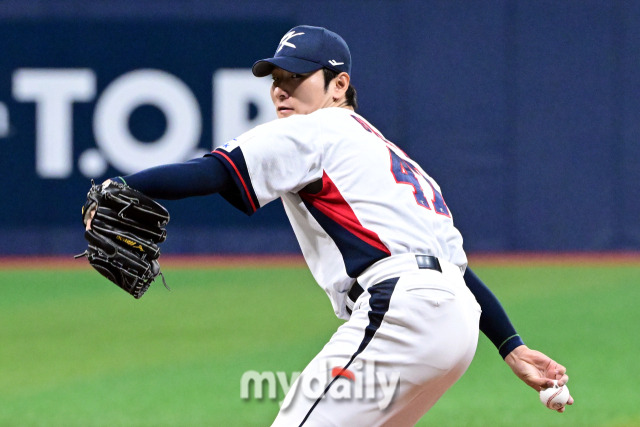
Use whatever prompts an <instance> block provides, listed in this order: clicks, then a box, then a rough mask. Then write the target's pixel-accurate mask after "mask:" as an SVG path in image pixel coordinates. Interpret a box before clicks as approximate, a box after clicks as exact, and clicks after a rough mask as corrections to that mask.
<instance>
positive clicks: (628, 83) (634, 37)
mask: <svg viewBox="0 0 640 427" xmlns="http://www.w3.org/2000/svg"><path fill="white" fill-rule="evenodd" d="M304 5H305V6H304V7H301V6H300V5H299V3H297V2H284V1H237V2H231V3H230V2H221V1H203V0H202V1H188V2H173V1H164V0H163V1H161V0H153V1H152V0H138V1H136V2H131V1H121V0H113V1H110V2H101V1H91V0H83V1H80V0H73V1H72V0H66V1H56V2H42V1H37V0H22V1H20V2H11V1H8V2H7V1H5V2H2V4H1V5H0V53H1V54H0V161H1V162H2V164H1V165H2V168H1V170H2V177H3V185H2V186H0V201H1V203H2V209H1V210H0V237H1V238H0V255H32V254H42V255H45V254H71V253H74V252H81V251H82V250H83V248H84V246H85V242H84V240H83V238H82V227H81V225H80V207H81V206H82V203H83V201H84V197H85V194H86V191H87V189H88V185H89V180H90V178H95V179H96V180H97V181H101V180H103V179H105V178H107V177H109V176H112V175H116V174H124V173H129V172H132V171H134V170H137V169H141V168H144V167H148V166H151V165H153V164H157V163H166V162H176V161H183V160H186V159H188V158H192V157H194V156H198V155H201V154H202V153H203V152H206V151H209V150H211V149H212V148H213V147H215V146H217V145H221V144H223V143H224V142H225V141H226V140H228V139H230V138H233V136H235V135H237V134H238V133H240V132H242V131H244V130H245V129H248V128H250V127H252V126H254V125H256V124H258V123H260V122H262V121H265V120H270V119H272V118H273V111H271V109H270V107H269V97H268V93H267V92H268V85H269V82H268V78H267V79H262V80H261V79H255V78H253V77H252V76H251V75H250V72H249V69H250V67H251V65H252V63H253V62H254V61H255V60H256V59H259V58H262V57H266V56H270V55H271V54H272V53H273V52H274V50H275V48H276V46H277V43H278V41H279V40H280V38H281V36H282V35H283V34H284V33H285V32H286V31H287V30H288V29H289V28H290V27H292V26H293V25H296V24H300V23H305V24H311V25H321V26H326V27H328V28H330V29H332V30H334V31H336V32H338V33H340V34H341V35H343V37H344V38H345V39H346V40H347V42H348V43H349V45H350V47H351V50H352V56H353V73H352V74H353V76H352V77H353V80H352V81H353V83H354V85H355V86H356V88H357V89H358V95H359V100H360V104H361V108H360V113H361V114H363V115H364V116H365V117H367V118H368V119H369V120H370V121H371V122H372V123H373V124H374V125H376V126H377V127H378V129H380V130H381V131H382V132H383V133H384V134H385V136H386V137H387V138H388V139H390V140H392V141H394V142H395V143H397V144H398V145H400V146H401V147H402V148H403V149H404V150H405V151H407V152H408V153H409V154H410V155H411V156H413V157H414V158H415V159H416V160H418V161H419V162H420V163H421V164H422V165H423V166H424V168H425V169H426V170H427V172H429V173H430V175H432V176H433V177H434V178H435V179H436V180H437V181H438V182H439V184H440V185H441V187H442V189H443V194H444V197H445V199H446V201H447V204H448V206H449V207H450V208H451V210H452V212H453V214H454V219H455V222H456V224H457V226H458V227H459V228H460V229H461V231H462V233H463V235H464V237H465V245H466V248H467V250H469V251H512V250H515V251H530V250H531V251H603V250H640V221H639V218H640V201H639V200H640V71H639V70H640V68H639V66H640V2H637V1H616V2H603V1H590V0H586V1H577V0H576V1H562V2H557V1H535V2H534V1H515V0H514V1H506V0H503V1H490V2H471V1H445V0H442V1H369V0H360V1H333V0H330V1H323V2H305V3H304ZM166 204H167V206H168V208H169V209H170V211H171V213H172V221H171V223H170V225H169V237H168V240H167V242H166V243H165V245H164V253H235V254H239V253H261V252H264V253H292V252H297V251H298V247H297V243H296V242H295V238H294V236H293V233H292V232H291V230H290V229H289V226H288V223H287V221H286V217H285V215H284V213H283V209H282V205H281V203H279V202H274V203H271V204H270V205H268V206H266V207H265V208H263V209H261V210H260V211H258V212H257V213H256V214H255V215H254V216H253V217H251V218H249V217H246V216H245V215H244V214H242V213H240V212H238V211H236V210H234V209H233V208H232V207H230V206H228V205H227V204H226V203H225V202H224V201H223V200H222V199H221V198H220V197H218V196H212V197H200V198H195V199H191V200H183V201H171V202H168V203H166Z"/></svg>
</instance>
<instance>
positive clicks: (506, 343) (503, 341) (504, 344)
mask: <svg viewBox="0 0 640 427" xmlns="http://www.w3.org/2000/svg"><path fill="white" fill-rule="evenodd" d="M464 281H465V283H466V284H467V287H468V288H469V289H470V290H471V293H473V295H474V296H475V297H476V301H478V304H480V307H481V308H482V315H481V316H480V330H481V331H482V333H483V334H485V335H486V336H487V338H489V339H490V340H491V342H492V343H493V345H495V346H496V348H497V349H498V352H499V353H500V356H502V358H503V359H504V358H505V357H507V355H508V354H509V353H511V351H512V350H513V349H515V348H516V347H518V346H521V345H523V344H524V341H522V338H520V335H518V333H517V332H516V330H515V328H514V327H513V325H512V324H511V320H509V316H507V313H506V312H505V311H504V308H503V307H502V304H500V301H498V298H496V296H495V295H494V294H493V292H491V290H490V289H489V288H488V287H487V286H486V285H485V284H484V283H483V282H482V280H480V278H479V277H478V276H477V275H476V274H475V273H474V272H473V271H471V269H470V268H467V271H466V272H465V273H464Z"/></svg>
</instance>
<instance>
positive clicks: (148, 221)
mask: <svg viewBox="0 0 640 427" xmlns="http://www.w3.org/2000/svg"><path fill="white" fill-rule="evenodd" d="M92 212H95V214H94V215H93V218H92V219H91V213H92ZM82 217H83V221H84V223H85V224H86V223H87V221H88V220H89V219H91V224H90V227H89V229H88V230H86V231H85V233H84V237H85V239H86V240H87V241H88V242H89V247H88V248H87V250H86V251H84V252H83V253H81V254H79V255H76V258H80V257H83V256H86V257H87V259H88V260H89V263H90V264H91V265H92V266H93V268H95V269H96V270H98V272H99V273H100V274H102V275H103V276H105V277H106V278H107V279H109V280H111V281H112V282H113V283H115V284H116V285H118V286H119V287H121V288H122V289H124V290H125V291H127V292H128V293H129V294H131V295H133V297H134V298H136V299H137V298H140V297H141V296H142V295H143V294H144V293H145V292H146V291H147V289H149V286H150V285H151V282H153V281H154V279H155V278H156V277H157V276H158V274H160V275H161V277H162V281H163V282H164V284H165V286H167V284H166V282H165V281H164V276H163V275H162V273H161V272H160V264H158V257H159V256H160V248H158V244H159V243H161V242H163V241H164V240H165V239H166V237H167V231H166V228H165V227H166V225H167V223H168V222H169V212H168V211H167V210H166V209H165V208H164V207H163V206H162V205H160V204H159V203H158V202H156V201H154V200H153V199H151V198H149V197H147V196H145V195H144V194H142V193H141V192H139V191H137V190H134V189H133V188H131V187H129V186H127V185H125V184H121V183H117V182H113V181H110V182H109V183H108V184H107V185H95V183H94V182H93V180H92V181H91V189H90V190H89V193H88V194H87V201H86V202H85V204H84V206H83V207H82Z"/></svg>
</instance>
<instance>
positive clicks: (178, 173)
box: [114, 156, 233, 200]
mask: <svg viewBox="0 0 640 427" xmlns="http://www.w3.org/2000/svg"><path fill="white" fill-rule="evenodd" d="M114 179H116V178H114ZM117 179H119V180H121V181H122V182H124V183H125V184H127V185H129V186H130V187H132V188H135V189H136V190H138V191H141V192H142V193H144V194H146V195H148V196H149V197H153V198H156V199H165V200H175V199H183V198H186V197H192V196H204V195H207V194H213V193H219V192H221V191H223V190H225V189H228V188H229V186H232V185H233V180H232V179H231V176H230V175H229V172H228V171H227V169H226V168H225V167H224V166H223V164H222V163H221V162H220V160H218V159H217V158H216V157H214V156H205V157H201V158H197V159H193V160H190V161H188V162H184V163H174V164H169V165H163V166H157V167H153V168H149V169H145V170H143V171H141V172H138V173H135V174H131V175H126V176H123V177H118V178H117Z"/></svg>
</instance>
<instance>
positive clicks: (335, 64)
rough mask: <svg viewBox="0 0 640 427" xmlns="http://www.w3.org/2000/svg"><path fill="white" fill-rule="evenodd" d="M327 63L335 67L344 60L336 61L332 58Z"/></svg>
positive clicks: (342, 63)
mask: <svg viewBox="0 0 640 427" xmlns="http://www.w3.org/2000/svg"><path fill="white" fill-rule="evenodd" d="M329 64H331V65H333V66H334V67H337V66H338V65H344V62H338V61H336V60H335V59H332V60H330V61H329Z"/></svg>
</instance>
